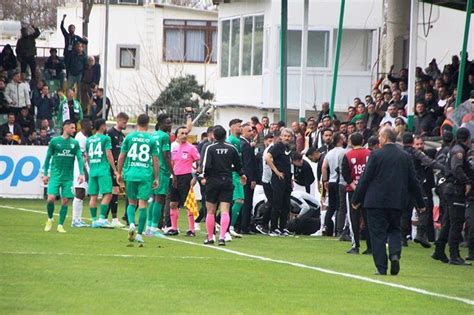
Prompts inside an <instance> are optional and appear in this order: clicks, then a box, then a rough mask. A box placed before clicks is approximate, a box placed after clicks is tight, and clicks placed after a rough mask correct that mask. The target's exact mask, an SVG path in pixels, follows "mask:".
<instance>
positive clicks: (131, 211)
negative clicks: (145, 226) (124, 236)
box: [127, 204, 135, 224]
mask: <svg viewBox="0 0 474 315" xmlns="http://www.w3.org/2000/svg"><path fill="white" fill-rule="evenodd" d="M127 219H128V223H133V224H135V206H134V205H131V204H129V205H128V207H127Z"/></svg>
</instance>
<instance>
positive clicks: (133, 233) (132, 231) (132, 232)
mask: <svg viewBox="0 0 474 315" xmlns="http://www.w3.org/2000/svg"><path fill="white" fill-rule="evenodd" d="M136 235H137V230H136V227H135V224H133V223H132V224H130V227H129V228H128V240H129V241H130V242H133V241H134V240H135V239H136Z"/></svg>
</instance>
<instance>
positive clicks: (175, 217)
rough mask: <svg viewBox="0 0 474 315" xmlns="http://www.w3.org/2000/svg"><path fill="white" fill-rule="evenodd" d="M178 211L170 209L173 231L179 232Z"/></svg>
mask: <svg viewBox="0 0 474 315" xmlns="http://www.w3.org/2000/svg"><path fill="white" fill-rule="evenodd" d="M178 217H179V210H178V209H170V219H171V229H173V230H178Z"/></svg>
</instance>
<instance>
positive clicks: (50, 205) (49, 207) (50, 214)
mask: <svg viewBox="0 0 474 315" xmlns="http://www.w3.org/2000/svg"><path fill="white" fill-rule="evenodd" d="M46 209H47V210H48V219H52V218H53V213H54V202H52V203H49V202H48V203H47V204H46Z"/></svg>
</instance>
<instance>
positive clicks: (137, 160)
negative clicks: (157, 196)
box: [117, 114, 159, 246]
mask: <svg viewBox="0 0 474 315" xmlns="http://www.w3.org/2000/svg"><path fill="white" fill-rule="evenodd" d="M149 122H150V118H149V117H148V115H145V114H141V115H139V116H138V119H137V131H135V132H132V133H130V134H129V135H128V136H126V137H125V140H124V141H123V144H122V149H121V152H120V156H119V159H118V166H117V171H118V176H117V181H118V182H119V183H122V184H123V182H124V181H125V192H126V194H127V197H128V202H129V205H128V207H127V216H128V222H129V223H130V227H129V230H128V240H129V241H130V242H133V241H137V242H138V243H139V244H140V246H143V238H142V233H143V230H144V229H145V224H146V217H147V207H148V199H149V198H150V196H151V193H152V189H155V188H157V187H158V185H159V178H158V176H159V162H158V150H157V148H156V141H155V140H154V139H153V138H152V136H151V135H149V134H148V133H147V131H148V124H149ZM122 171H123V173H122ZM137 205H138V209H139V213H140V217H139V221H138V235H137V231H136V227H135V209H136V207H137Z"/></svg>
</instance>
